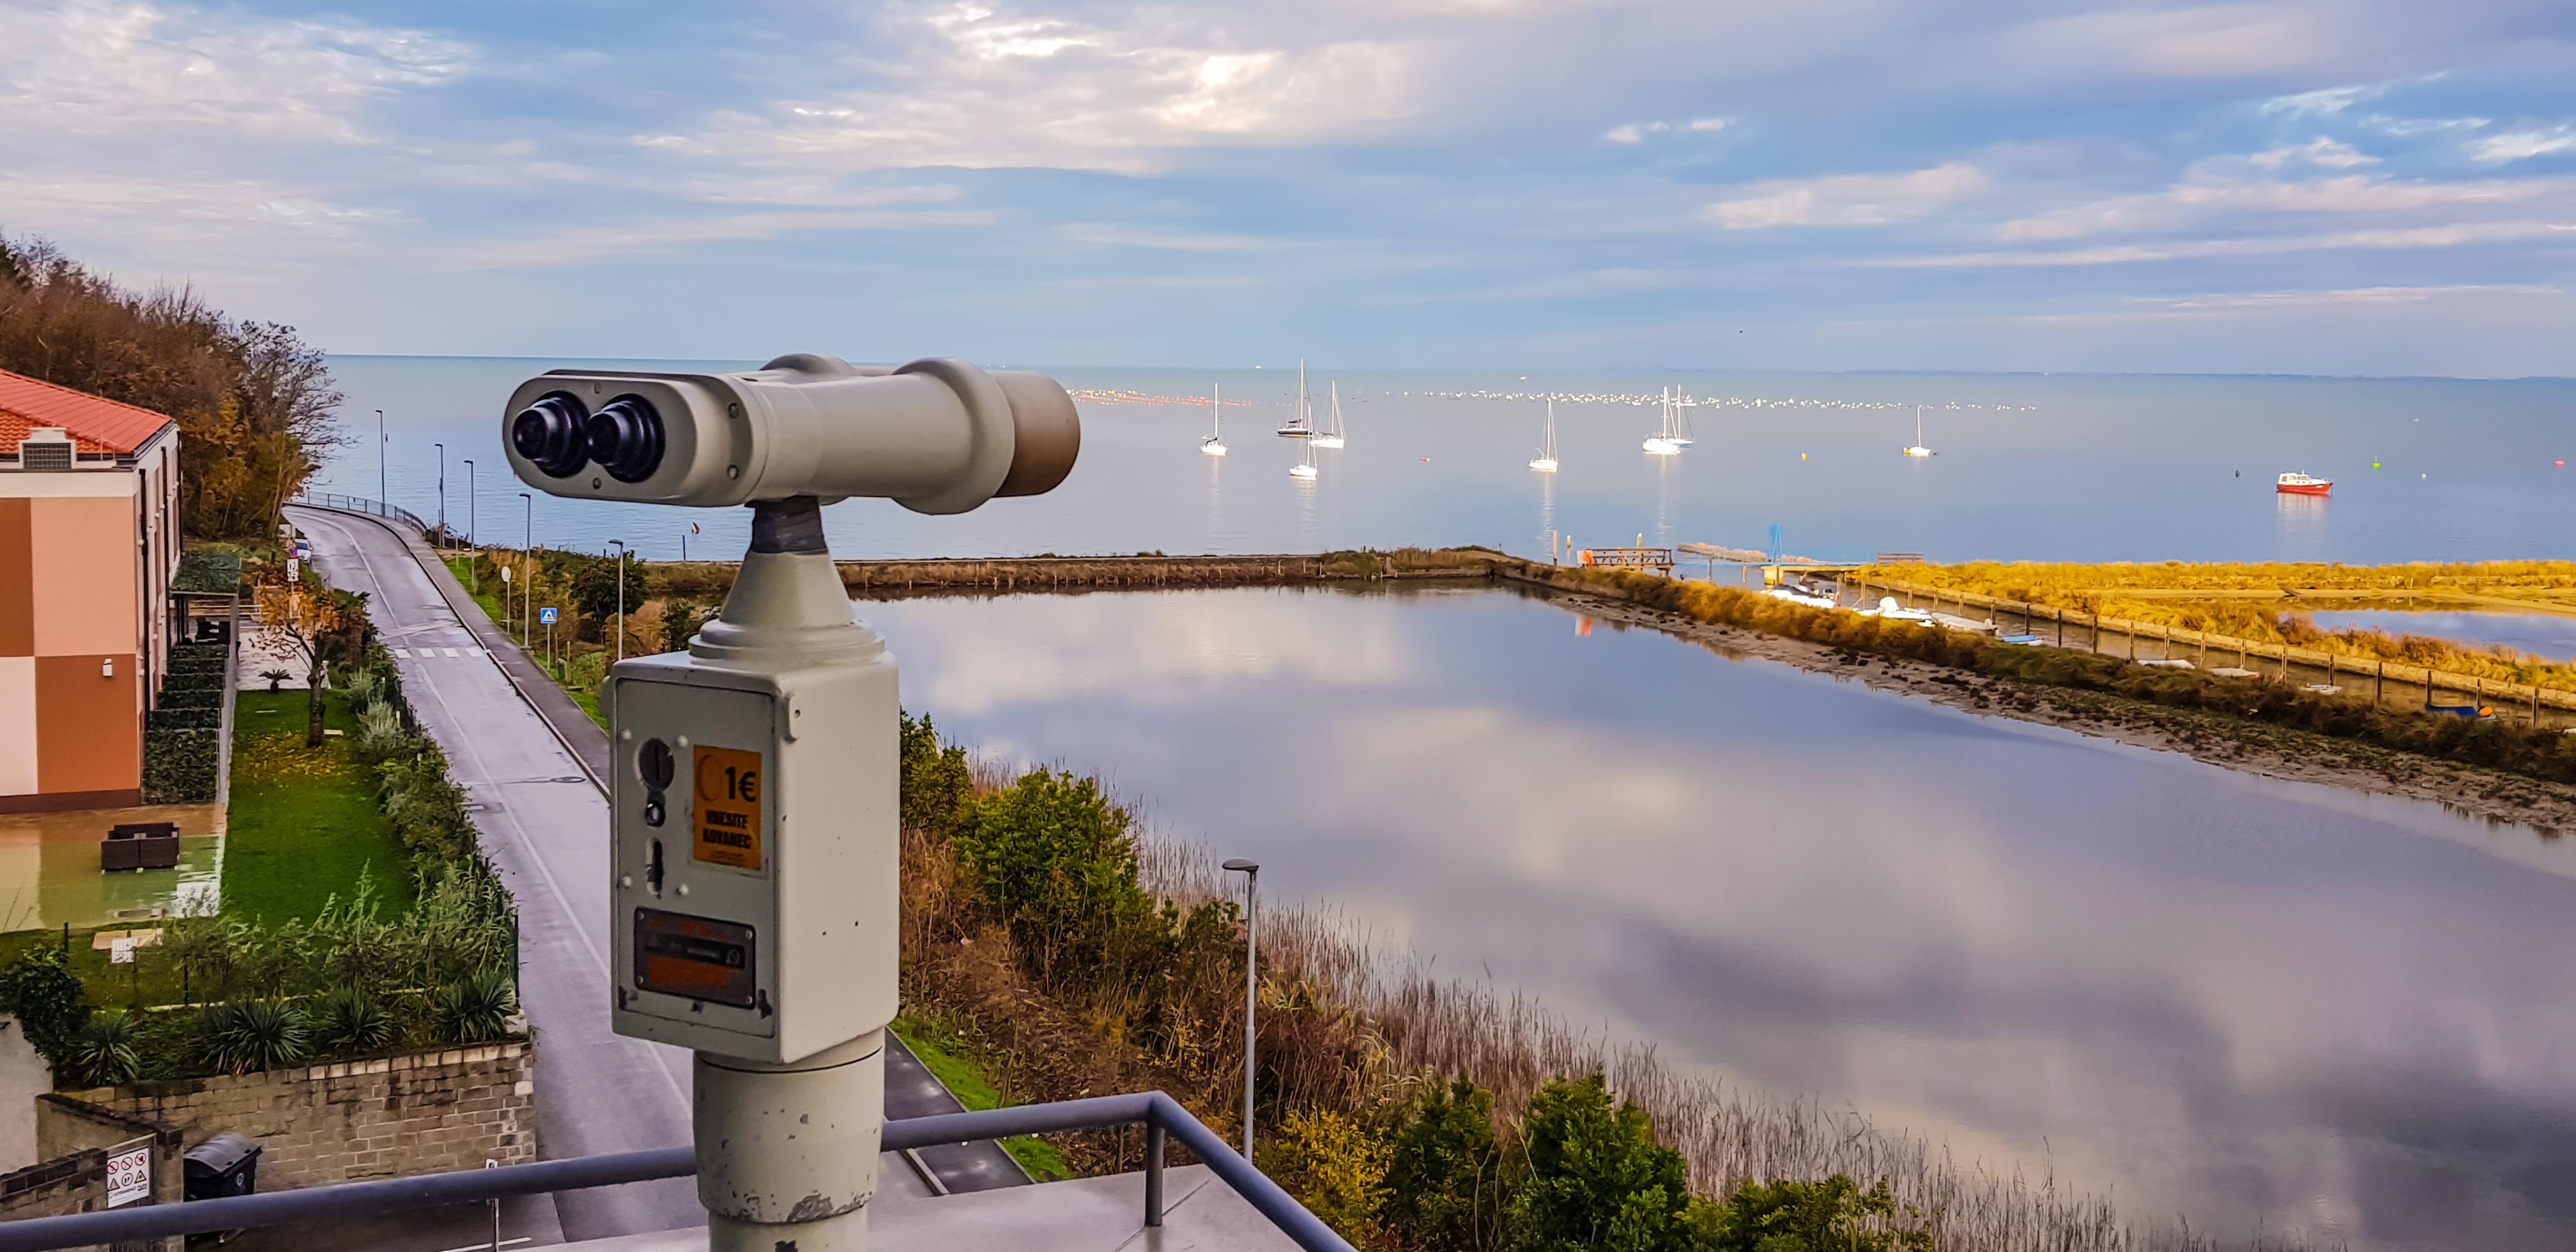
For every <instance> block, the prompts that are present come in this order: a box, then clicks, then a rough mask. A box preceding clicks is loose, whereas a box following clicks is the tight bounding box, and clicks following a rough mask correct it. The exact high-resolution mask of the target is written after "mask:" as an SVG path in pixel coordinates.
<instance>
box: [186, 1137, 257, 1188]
mask: <svg viewBox="0 0 2576 1252" xmlns="http://www.w3.org/2000/svg"><path fill="white" fill-rule="evenodd" d="M259 1152H260V1148H259V1144H258V1143H256V1142H254V1141H253V1140H251V1139H250V1138H248V1137H247V1136H243V1135H237V1134H234V1133H232V1132H231V1131H225V1132H224V1133H222V1134H220V1135H216V1136H215V1137H214V1138H211V1139H208V1140H206V1141H205V1142H204V1143H201V1144H198V1145H197V1146H195V1147H193V1148H190V1149H188V1155H187V1157H186V1158H185V1160H184V1161H183V1162H182V1163H181V1165H180V1173H181V1176H182V1177H184V1178H185V1179H186V1189H185V1192H184V1194H185V1196H186V1198H188V1199H191V1200H222V1199H228V1198H230V1197H232V1196H237V1195H249V1194H251V1193H252V1192H254V1191H257V1190H258V1189H259Z"/></svg>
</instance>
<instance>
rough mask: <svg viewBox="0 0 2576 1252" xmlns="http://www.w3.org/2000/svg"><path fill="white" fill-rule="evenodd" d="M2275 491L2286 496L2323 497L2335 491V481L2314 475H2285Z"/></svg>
mask: <svg viewBox="0 0 2576 1252" xmlns="http://www.w3.org/2000/svg"><path fill="white" fill-rule="evenodd" d="M2274 490H2276V491H2278V492H2280V493H2281V494H2282V495H2285V496H2322V495H2327V494H2329V493H2331V492H2333V491H2334V480H2333V479H2331V478H2319V477H2317V476H2316V475H2314V474H2283V475H2281V478H2280V483H2279V485H2278V486H2276V487H2275V488H2274Z"/></svg>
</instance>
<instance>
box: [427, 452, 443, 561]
mask: <svg viewBox="0 0 2576 1252" xmlns="http://www.w3.org/2000/svg"><path fill="white" fill-rule="evenodd" d="M429 446H431V447H433V448H436V449H438V541H439V542H440V543H446V542H447V445H446V444H443V443H437V442H432V443H431V444H430V445H429Z"/></svg>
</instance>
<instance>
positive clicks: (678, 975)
mask: <svg viewBox="0 0 2576 1252" xmlns="http://www.w3.org/2000/svg"><path fill="white" fill-rule="evenodd" d="M757 939H758V936H757V935H756V934H755V933H754V932H753V930H752V928H751V927H749V926H745V925H742V924H740V923H737V922H724V921H717V920H716V919H714V918H711V917H691V916H689V915H688V914H686V913H666V912H664V911H662V910H661V909H643V908H639V909H637V910H635V985H636V986H637V987H638V988H641V989H642V990H645V991H654V992H659V993H661V994H663V995H667V996H680V997H682V998H684V999H690V1000H704V1001H706V1002H708V1003H710V1004H729V1005H732V1006H733V1007H735V1008H739V1009H747V1008H752V1007H754V1006H756V1005H758V1004H759V1002H760V981H759V977H758V973H757V970H756V968H755V965H754V960H753V957H754V953H755V943H756V941H757Z"/></svg>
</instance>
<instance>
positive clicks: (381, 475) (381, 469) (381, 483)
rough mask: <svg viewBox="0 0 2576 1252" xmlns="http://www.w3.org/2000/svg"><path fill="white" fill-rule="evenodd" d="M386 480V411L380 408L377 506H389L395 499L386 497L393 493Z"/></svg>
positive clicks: (377, 429)
mask: <svg viewBox="0 0 2576 1252" xmlns="http://www.w3.org/2000/svg"><path fill="white" fill-rule="evenodd" d="M385 482H386V479H385V411H384V410H383V409H378V410H376V507H378V508H387V507H390V506H391V505H392V504H393V501H391V500H388V499H386V498H385V497H386V496H388V495H391V494H393V493H392V491H391V490H390V489H388V488H387V487H386V486H385Z"/></svg>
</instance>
